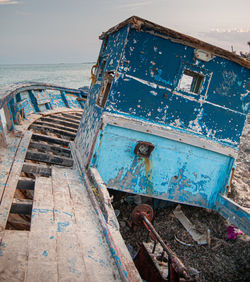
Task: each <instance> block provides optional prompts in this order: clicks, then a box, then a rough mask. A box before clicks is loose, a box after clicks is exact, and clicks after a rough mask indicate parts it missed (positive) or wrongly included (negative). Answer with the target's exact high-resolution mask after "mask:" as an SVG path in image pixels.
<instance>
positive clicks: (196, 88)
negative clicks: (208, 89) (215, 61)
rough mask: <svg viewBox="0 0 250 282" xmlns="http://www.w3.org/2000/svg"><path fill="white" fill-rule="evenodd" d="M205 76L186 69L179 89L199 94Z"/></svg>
mask: <svg viewBox="0 0 250 282" xmlns="http://www.w3.org/2000/svg"><path fill="white" fill-rule="evenodd" d="M203 80H204V75H202V74H199V73H197V72H193V71H190V70H189V69H186V70H185V71H184V73H183V75H182V78H181V80H180V84H179V88H180V89H181V90H183V91H187V92H192V93H195V94H199V93H200V90H201V86H202V82H203Z"/></svg>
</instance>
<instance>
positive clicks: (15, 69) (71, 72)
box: [0, 63, 94, 88]
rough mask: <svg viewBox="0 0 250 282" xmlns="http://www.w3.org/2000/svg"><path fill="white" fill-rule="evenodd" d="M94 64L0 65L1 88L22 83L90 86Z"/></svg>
mask: <svg viewBox="0 0 250 282" xmlns="http://www.w3.org/2000/svg"><path fill="white" fill-rule="evenodd" d="M93 64H94V63H79V64H37V65H0V86H1V85H5V84H10V83H15V82H22V81H36V82H45V83H53V84H56V85H59V86H65V87H71V88H79V87H82V86H89V85H90V70H91V67H92V65H93Z"/></svg>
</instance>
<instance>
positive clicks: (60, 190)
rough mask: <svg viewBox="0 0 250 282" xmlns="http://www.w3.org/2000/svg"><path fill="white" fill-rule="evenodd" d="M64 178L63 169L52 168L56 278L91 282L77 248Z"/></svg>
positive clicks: (70, 206) (74, 226) (66, 184)
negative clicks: (56, 262) (55, 226)
mask: <svg viewBox="0 0 250 282" xmlns="http://www.w3.org/2000/svg"><path fill="white" fill-rule="evenodd" d="M65 177H66V173H65V169H60V168H56V167H53V168H52V183H53V196H54V204H55V211H56V212H55V222H56V225H57V234H56V235H57V238H56V239H57V260H58V278H59V280H60V281H91V280H90V278H89V277H90V276H89V277H88V272H87V269H86V266H85V262H84V259H83V253H82V250H81V248H80V246H79V242H78V238H77V234H76V220H75V215H74V210H73V208H72V199H71V196H70V193H69V188H68V183H67V182H66V181H65ZM92 281H93V280H92Z"/></svg>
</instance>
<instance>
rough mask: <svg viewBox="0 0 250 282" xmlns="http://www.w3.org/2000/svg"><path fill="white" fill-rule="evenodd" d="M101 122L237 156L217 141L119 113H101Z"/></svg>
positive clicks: (233, 150) (229, 148) (233, 151)
mask: <svg viewBox="0 0 250 282" xmlns="http://www.w3.org/2000/svg"><path fill="white" fill-rule="evenodd" d="M103 123H104V125H106V124H111V125H114V126H118V127H122V128H127V129H132V130H135V131H139V132H143V133H148V134H151V135H156V136H160V137H164V138H168V139H171V140H175V141H178V142H181V143H185V144H189V145H192V146H195V147H199V148H203V149H206V150H210V151H213V152H217V153H220V154H223V155H226V156H230V157H233V158H236V157H237V150H235V149H233V148H231V147H227V146H224V145H222V144H219V143H217V142H213V141H209V140H206V139H204V138H200V137H198V136H195V135H191V134H187V133H182V132H177V131H174V130H173V129H171V128H170V127H167V126H166V127H164V126H160V125H157V124H153V123H150V122H144V121H140V120H137V119H133V118H128V117H122V116H120V115H116V114H108V113H105V114H104V115H103Z"/></svg>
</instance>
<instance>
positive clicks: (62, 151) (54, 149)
mask: <svg viewBox="0 0 250 282" xmlns="http://www.w3.org/2000/svg"><path fill="white" fill-rule="evenodd" d="M29 149H37V150H39V151H45V152H51V153H54V154H56V155H59V156H65V157H70V155H71V151H70V150H69V149H66V148H63V147H59V146H55V145H49V144H45V143H39V142H35V141H31V142H30V145H29Z"/></svg>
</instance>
